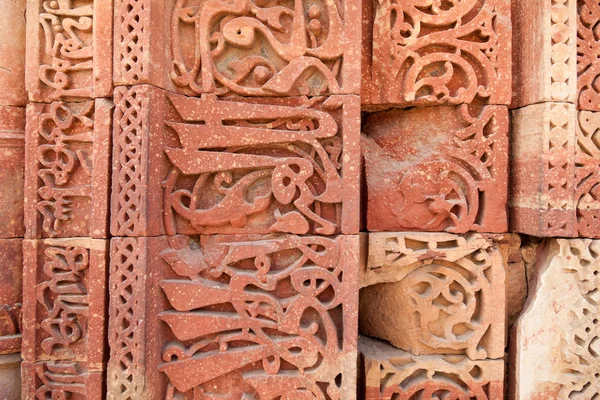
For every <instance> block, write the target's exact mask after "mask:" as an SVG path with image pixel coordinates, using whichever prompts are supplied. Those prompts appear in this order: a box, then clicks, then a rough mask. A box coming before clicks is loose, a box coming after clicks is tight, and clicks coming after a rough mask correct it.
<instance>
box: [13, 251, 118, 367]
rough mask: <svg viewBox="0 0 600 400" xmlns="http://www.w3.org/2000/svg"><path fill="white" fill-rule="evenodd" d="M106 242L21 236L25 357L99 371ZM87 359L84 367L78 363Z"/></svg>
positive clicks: (103, 323)
mask: <svg viewBox="0 0 600 400" xmlns="http://www.w3.org/2000/svg"><path fill="white" fill-rule="evenodd" d="M107 256H108V241H106V240H97V239H45V240H27V239H26V240H24V241H23V260H24V264H23V265H24V267H23V269H24V277H23V287H24V292H23V321H24V324H23V325H24V326H23V349H22V353H23V359H24V360H25V361H26V362H29V363H32V362H37V361H57V362H59V364H60V363H61V362H65V364H72V365H73V366H74V367H73V368H74V370H80V369H87V370H89V371H102V369H103V363H104V362H105V361H106V360H105V354H104V353H105V351H104V347H105V339H106V332H105V323H106V321H105V319H106V318H105V313H106V304H105V303H106V301H105V297H106V263H107ZM80 364H85V368H84V367H83V366H82V365H80Z"/></svg>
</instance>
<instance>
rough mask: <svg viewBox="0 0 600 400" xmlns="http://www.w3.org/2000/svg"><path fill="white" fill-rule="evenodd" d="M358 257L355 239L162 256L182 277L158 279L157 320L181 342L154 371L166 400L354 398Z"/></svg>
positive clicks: (213, 245)
mask: <svg viewBox="0 0 600 400" xmlns="http://www.w3.org/2000/svg"><path fill="white" fill-rule="evenodd" d="M342 249H344V250H343V251H342ZM357 251H358V243H357V238H356V237H338V238H323V237H314V236H313V237H298V236H292V235H286V236H277V237H263V238H262V239H261V238H260V237H256V236H246V237H243V238H241V237H239V238H236V237H230V236H213V237H205V238H203V239H202V242H201V245H200V247H198V244H195V245H194V244H193V243H188V244H187V245H183V247H181V248H168V249H166V250H164V251H162V252H161V257H162V258H163V259H164V260H165V261H166V263H167V264H168V265H169V266H170V268H172V270H173V271H174V272H175V273H176V274H177V276H178V278H177V279H165V280H162V281H161V282H160V287H161V288H162V290H163V291H164V293H165V294H166V296H167V298H168V301H169V304H170V306H171V309H168V310H166V311H164V312H162V313H161V314H160V319H161V320H162V321H164V322H165V323H166V324H167V325H168V326H169V328H170V330H171V331H172V332H173V334H174V335H175V337H176V338H177V340H175V341H173V342H171V343H168V344H166V346H165V347H164V349H163V360H164V362H163V363H162V364H161V365H160V366H159V371H161V372H163V373H165V374H166V376H167V377H168V380H169V385H168V388H167V394H166V398H168V399H175V398H179V396H183V395H186V394H187V395H192V394H193V396H195V397H198V396H205V397H215V398H216V397H219V396H233V395H235V396H238V397H239V396H241V397H244V396H245V395H250V394H253V395H255V396H257V397H259V398H261V399H263V398H264V399H274V398H279V397H280V396H283V397H281V398H286V397H287V398H300V397H302V396H310V398H330V399H343V398H346V397H345V394H347V395H350V393H351V392H350V391H352V390H354V389H353V385H351V384H349V381H347V378H346V376H345V372H344V368H343V364H344V360H345V359H348V360H350V359H351V358H352V357H355V354H356V353H355V351H356V350H355V348H353V345H352V344H351V343H352V342H354V340H355V339H354V340H353V339H352V338H351V336H353V335H354V333H353V332H351V331H347V329H350V327H351V326H352V325H353V322H352V318H353V317H352V309H353V308H354V306H353V302H354V301H355V296H357V292H356V286H355V285H356V284H357V282H356V272H357V266H358V264H357V262H358V258H357V256H358V253H357ZM342 276H343V279H342ZM354 315H356V314H354ZM353 354H354V355H353ZM346 368H347V367H346ZM232 391H233V392H232ZM290 396H291V397H290ZM298 396H300V397H298Z"/></svg>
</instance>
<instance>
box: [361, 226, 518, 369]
mask: <svg viewBox="0 0 600 400" xmlns="http://www.w3.org/2000/svg"><path fill="white" fill-rule="evenodd" d="M504 284H505V269H504V265H503V257H502V253H501V251H500V249H499V245H498V244H496V243H495V242H494V240H493V239H492V238H487V237H485V236H481V235H477V234H470V235H467V236H457V235H447V234H408V233H407V234H395V233H381V234H376V233H371V234H370V235H369V259H368V261H367V265H366V270H365V272H364V274H363V277H362V279H361V286H362V287H363V288H362V289H361V293H360V327H361V332H363V333H365V334H367V335H370V336H374V337H379V338H382V339H385V340H388V341H390V342H391V343H392V344H394V345H395V346H396V347H398V348H401V349H404V350H407V351H410V352H412V353H413V354H416V355H419V354H466V355H468V356H469V358H471V359H473V360H481V359H485V358H501V357H503V355H504V346H505V342H504V329H505V324H506V321H505V315H504V307H505V304H504V300H505V286H504ZM492 299H493V300H492ZM390 306H392V307H393V308H394V310H395V311H394V313H395V316H394V317H389V314H390V310H389V307H390ZM384 315H388V318H384Z"/></svg>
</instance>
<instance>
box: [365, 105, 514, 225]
mask: <svg viewBox="0 0 600 400" xmlns="http://www.w3.org/2000/svg"><path fill="white" fill-rule="evenodd" d="M471 112H472V111H469V108H468V107H467V106H466V105H462V106H439V107H428V108H414V109H411V110H395V111H387V112H380V113H374V114H371V115H369V117H368V118H367V119H366V121H365V124H364V126H363V131H364V132H365V133H366V135H367V136H366V137H364V136H363V140H362V143H363V149H362V150H363V154H364V158H365V167H366V181H367V194H368V203H367V227H368V229H369V231H432V232H433V231H437V232H441V231H448V232H453V233H464V232H468V231H478V232H498V233H501V232H506V231H507V229H508V227H507V215H506V202H507V197H508V190H507V180H508V171H507V170H508V124H509V121H508V111H507V108H506V107H503V106H487V107H483V108H481V109H480V111H479V113H478V114H477V115H475V116H473V115H472V114H471Z"/></svg>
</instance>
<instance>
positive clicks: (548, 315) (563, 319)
mask: <svg viewBox="0 0 600 400" xmlns="http://www.w3.org/2000/svg"><path fill="white" fill-rule="evenodd" d="M599 254H600V241H598V240H590V239H573V240H567V239H546V241H545V243H544V244H543V245H542V247H540V255H539V256H538V266H537V270H536V271H537V276H536V278H535V283H534V285H533V286H532V287H531V288H530V292H529V297H530V299H529V300H528V302H527V305H526V308H525V310H524V311H523V313H522V314H521V316H520V317H519V319H518V320H517V322H516V324H515V325H513V331H512V334H511V348H510V354H511V358H512V360H511V365H510V367H509V372H510V377H509V381H510V385H509V392H510V398H515V399H569V398H571V399H574V398H581V399H593V398H594V397H597V396H598V394H599V393H600V378H599V376H600V375H599V374H598V371H600V357H599V351H598V343H600V323H599V321H600V309H598V289H597V288H598V286H599V285H600V258H599Z"/></svg>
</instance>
